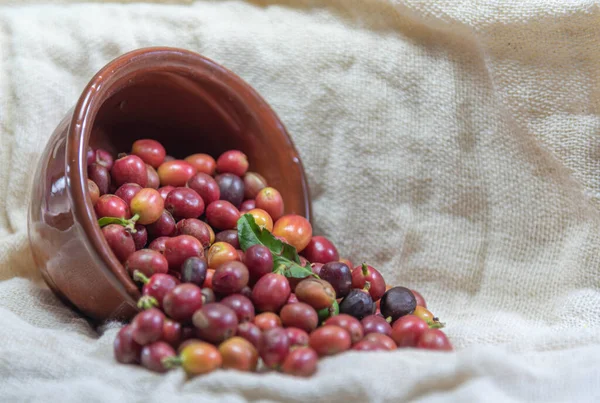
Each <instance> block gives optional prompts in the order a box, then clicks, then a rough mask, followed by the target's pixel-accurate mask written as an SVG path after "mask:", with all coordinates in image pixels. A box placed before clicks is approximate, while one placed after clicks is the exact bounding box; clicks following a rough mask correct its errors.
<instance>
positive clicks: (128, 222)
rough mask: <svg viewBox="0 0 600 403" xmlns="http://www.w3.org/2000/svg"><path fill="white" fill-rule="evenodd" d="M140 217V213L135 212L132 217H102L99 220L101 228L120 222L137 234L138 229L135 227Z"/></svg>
mask: <svg viewBox="0 0 600 403" xmlns="http://www.w3.org/2000/svg"><path fill="white" fill-rule="evenodd" d="M139 219H140V216H139V214H137V213H136V214H135V215H134V216H133V217H131V218H130V219H126V218H118V217H102V218H101V219H99V220H98V225H99V226H100V228H102V227H105V226H107V225H109V224H119V225H122V226H123V227H125V228H126V229H127V231H129V232H130V233H132V234H135V233H136V232H137V230H136V229H135V223H136V222H137V220H139Z"/></svg>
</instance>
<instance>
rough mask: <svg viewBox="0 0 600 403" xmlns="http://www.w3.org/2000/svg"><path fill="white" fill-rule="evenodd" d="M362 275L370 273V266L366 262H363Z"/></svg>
mask: <svg viewBox="0 0 600 403" xmlns="http://www.w3.org/2000/svg"><path fill="white" fill-rule="evenodd" d="M362 275H363V276H365V277H366V276H368V275H369V266H367V264H366V263H363V264H362Z"/></svg>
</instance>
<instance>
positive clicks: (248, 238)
mask: <svg viewBox="0 0 600 403" xmlns="http://www.w3.org/2000/svg"><path fill="white" fill-rule="evenodd" d="M237 229H238V240H239V242H240V248H241V249H242V250H243V251H244V252H245V251H246V250H247V249H248V248H249V247H251V246H254V245H264V246H266V247H267V248H269V250H270V251H271V253H272V254H273V272H275V273H281V274H283V275H284V276H286V277H294V278H305V277H308V276H315V277H318V276H317V275H316V274H314V273H313V272H312V270H311V268H310V264H307V265H306V266H304V267H303V266H301V265H300V256H299V255H298V252H297V251H296V248H295V247H293V246H292V245H289V244H287V243H284V242H281V241H280V240H279V239H277V238H275V236H274V235H273V234H271V233H270V232H269V231H268V230H266V229H263V228H260V227H259V226H258V225H256V222H255V221H254V217H253V216H252V214H244V215H243V216H241V217H240V219H239V220H238V222H237Z"/></svg>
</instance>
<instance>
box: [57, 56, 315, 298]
mask: <svg viewBox="0 0 600 403" xmlns="http://www.w3.org/2000/svg"><path fill="white" fill-rule="evenodd" d="M175 66H178V67H180V68H181V67H183V68H186V67H187V68H188V69H189V70H190V71H191V70H195V69H205V70H207V71H209V72H211V73H214V74H215V75H218V76H219V79H221V80H222V81H224V82H226V83H231V84H233V85H235V86H236V89H238V90H240V91H241V92H240V94H241V95H242V96H244V97H245V98H248V99H251V100H253V101H255V105H257V107H258V108H260V109H261V112H262V113H263V116H266V117H267V118H268V120H270V121H271V123H272V124H273V125H274V126H275V127H277V129H278V130H279V131H280V133H281V135H282V136H283V138H284V139H285V140H286V142H287V144H288V145H289V147H290V150H291V151H292V157H293V159H294V162H296V163H297V164H298V165H299V168H300V170H299V171H300V176H301V178H300V179H301V184H302V187H303V190H304V200H303V201H304V205H305V206H306V213H307V214H306V215H307V217H306V218H308V219H309V221H312V206H311V202H310V191H309V187H308V181H307V178H306V172H305V171H304V166H303V164H302V160H301V159H300V156H299V154H298V151H297V149H296V147H295V145H294V143H293V141H292V139H291V137H290V135H289V134H288V132H287V129H286V128H285V126H284V125H283V123H282V122H281V120H280V119H279V117H278V116H277V114H276V113H275V111H274V110H273V109H272V108H271V107H270V105H269V104H267V102H266V101H265V100H264V99H263V98H262V97H261V96H260V95H259V94H258V93H257V92H256V90H254V89H253V88H252V87H251V86H250V85H249V84H248V83H246V82H245V81H244V80H243V79H242V78H240V77H239V76H237V75H236V74H235V73H233V72H232V71H230V70H228V69H227V68H225V67H224V66H222V65H220V64H218V63H216V62H214V61H213V60H211V59H209V58H207V57H205V56H202V55H200V54H199V53H196V52H192V51H190V50H186V49H180V48H175V47H163V46H159V47H145V48H140V49H136V50H133V51H130V52H127V53H124V54H122V55H121V56H119V57H117V58H115V59H113V60H112V61H110V62H109V63H107V64H106V65H105V66H104V67H102V68H101V69H100V70H99V71H98V72H97V73H96V74H95V75H94V76H93V77H92V79H91V80H90V81H89V82H88V84H87V85H86V87H85V88H84V90H83V91H82V93H81V95H80V97H79V99H78V101H77V103H76V105H75V107H74V108H73V115H72V118H71V121H70V124H69V127H68V131H67V153H66V162H65V164H66V166H65V172H66V176H67V180H68V183H69V186H68V188H69V198H70V199H71V205H72V211H73V215H74V218H75V221H76V222H77V223H78V225H79V229H80V231H82V233H81V235H82V237H83V238H84V239H82V241H83V242H84V244H85V245H86V247H87V248H88V250H89V252H90V253H91V254H92V255H93V257H94V258H95V260H96V261H101V262H102V263H103V269H104V270H103V271H104V274H105V276H106V277H107V279H108V280H109V281H110V282H111V283H113V284H114V286H115V288H116V289H117V290H118V291H119V292H120V293H121V294H122V295H123V298H124V300H125V301H129V302H130V303H133V304H134V305H135V303H136V302H137V299H138V298H139V297H140V295H141V294H140V291H139V289H138V286H137V285H136V284H135V283H134V281H133V280H132V279H131V278H130V276H129V275H128V273H127V271H126V269H125V268H124V266H123V265H122V264H121V263H120V262H119V260H118V259H117V258H116V256H115V255H114V253H113V252H112V251H111V249H110V247H109V246H108V243H107V242H106V241H105V240H104V237H103V236H102V231H101V229H100V227H99V226H98V225H97V221H96V218H95V212H94V207H93V206H92V204H91V199H89V196H88V194H87V160H86V152H87V147H88V143H89V138H90V134H91V131H92V127H93V123H94V120H95V118H96V116H97V113H98V111H99V109H100V107H101V105H102V104H103V103H104V101H105V100H107V99H108V98H110V96H111V95H112V93H111V92H110V91H111V90H113V89H114V87H115V86H116V85H117V83H118V80H119V79H122V78H123V77H130V76H131V75H135V73H136V72H137V71H138V70H139V69H140V68H142V67H146V68H148V67H152V68H158V67H161V68H163V69H171V68H174V67H175ZM265 112H266V113H265Z"/></svg>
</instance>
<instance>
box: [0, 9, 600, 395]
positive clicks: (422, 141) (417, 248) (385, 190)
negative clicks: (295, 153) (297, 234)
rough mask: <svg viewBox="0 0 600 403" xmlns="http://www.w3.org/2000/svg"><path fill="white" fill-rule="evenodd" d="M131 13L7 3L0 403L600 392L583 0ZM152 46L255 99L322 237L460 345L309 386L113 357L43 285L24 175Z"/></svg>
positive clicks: (594, 186) (0, 181)
mask: <svg viewBox="0 0 600 403" xmlns="http://www.w3.org/2000/svg"><path fill="white" fill-rule="evenodd" d="M33 3H35V4H33ZM62 3H67V2H66V1H63V2H62ZM123 3H129V4H119V3H102V4H100V3H94V2H83V3H81V4H62V5H44V4H40V2H38V1H34V2H32V3H31V4H28V3H27V2H12V3H11V4H8V3H5V4H4V5H2V6H0V54H1V57H0V156H1V157H0V158H1V161H2V163H3V165H4V169H2V170H0V280H2V282H0V340H2V343H1V344H0V400H1V401H10V402H18V401H61V402H71V401H72V402H80V401H83V400H84V399H85V400H86V401H92V402H96V401H97V402H114V401H145V402H154V401H156V402H167V401H169V402H170V401H174V402H179V401H182V402H183V401H191V400H194V401H206V402H212V401H214V402H238V401H239V402H241V401H257V402H258V401H260V402H263V401H264V402H266V401H294V402H307V401H310V400H315V401H323V402H325V401H326V402H349V401H374V402H385V401H389V402H398V401H419V402H438V401H440V402H442V401H443V402H448V401H457V402H469V401H486V402H490V401H501V402H508V401H523V402H550V401H552V402H555V401H556V402H575V401H577V402H597V401H600V389H599V387H598V386H597V385H599V384H600V365H599V364H600V333H599V332H598V328H599V326H600V270H599V265H600V210H599V209H600V192H599V190H598V189H599V188H600V80H599V73H600V46H599V45H598V44H599V43H600V30H598V27H599V26H600V6H599V4H598V3H597V2H593V1H584V0H569V1H565V0H528V1H519V2H515V1H495V2H480V1H475V0H461V1H454V0H360V1H346V0H337V1H336V0H331V1H328V2H324V1H323V2H320V1H308V0H307V1H284V0H281V1H266V0H262V1H261V0H256V1H248V2H242V1H215V2H194V3H193V4H192V2H191V1H181V2H179V3H180V4H173V3H178V2H176V1H169V2H166V3H171V4H137V3H132V2H123ZM153 3H156V2H153ZM484 3H485V4H484ZM153 45H168V46H177V47H182V48H187V49H190V50H193V51H196V52H199V53H201V54H203V55H206V56H208V57H210V58H212V59H214V60H215V61H217V62H219V63H221V64H223V65H225V66H226V67H228V68H230V69H231V70H233V71H234V72H236V73H237V74H238V75H240V76H241V77H242V78H243V79H245V80H246V81H247V82H249V83H250V84H251V85H252V86H253V87H254V88H256V89H257V90H258V92H259V93H261V94H262V95H263V96H264V97H265V99H266V100H267V101H268V102H269V103H270V104H271V105H272V107H273V108H274V109H275V111H276V112H277V113H278V114H279V116H280V118H281V119H282V121H283V122H284V124H285V125H286V126H287V128H288V130H289V132H290V133H291V134H292V136H293V139H294V141H295V143H296V146H297V147H298V149H299V152H300V154H301V156H302V159H303V162H304V165H305V168H306V172H307V174H308V177H309V181H310V188H311V191H312V196H313V202H314V204H313V205H314V223H315V232H317V233H320V234H324V235H327V236H328V237H330V238H331V239H332V240H334V241H335V243H336V244H337V246H338V248H339V249H340V251H341V254H342V255H343V256H346V257H349V258H350V259H352V260H353V261H355V262H361V261H367V262H369V263H370V264H372V265H373V266H375V267H377V268H378V269H380V270H381V271H382V273H383V274H384V276H385V278H386V279H387V280H388V282H389V283H392V284H399V285H405V286H409V287H411V288H414V289H417V290H420V291H421V292H422V294H423V295H424V296H425V298H426V300H427V303H428V306H429V307H430V309H431V310H432V311H433V312H434V313H435V314H436V315H437V316H439V317H440V318H441V319H442V321H444V322H446V323H447V328H446V331H447V334H448V335H449V337H450V339H451V340H452V342H453V343H454V346H455V348H456V351H455V352H453V353H447V354H442V353H432V352H423V351H416V350H399V351H396V352H393V353H371V354H364V353H360V354H357V353H347V354H342V355H339V356H336V357H333V358H328V359H325V360H322V361H321V363H320V370H319V372H318V374H317V375H316V376H314V377H312V378H310V379H295V378H290V377H286V376H282V375H279V374H276V373H272V374H266V375H265V374H260V375H258V374H242V373H238V372H232V371H217V372H215V373H212V374H210V375H208V376H204V377H199V378H197V379H194V380H191V381H185V377H184V375H183V373H182V372H181V371H172V372H170V373H169V374H167V375H163V376H159V375H155V374H152V373H150V372H148V371H146V370H144V369H141V368H137V367H131V366H124V365H118V364H116V363H115V362H114V360H113V355H112V341H113V339H114V336H115V333H116V331H117V328H118V325H117V324H110V325H107V326H105V327H104V328H101V329H94V328H92V327H91V326H90V325H89V324H88V322H86V321H85V320H84V319H81V318H80V317H78V316H77V315H76V314H75V313H73V312H72V311H71V310H70V309H69V308H67V307H65V306H64V305H62V303H61V302H60V301H58V300H57V299H56V298H55V297H54V296H53V294H52V293H51V292H50V291H48V290H47V288H45V286H44V285H43V282H42V281H41V280H40V276H39V274H38V272H37V269H36V268H35V266H34V264H33V260H32V257H31V252H30V250H29V247H28V241H27V230H26V228H27V226H26V222H27V205H28V203H29V197H30V196H29V189H30V187H31V184H30V180H31V177H32V172H33V170H34V169H35V164H36V162H37V159H38V157H39V155H40V153H41V151H42V149H43V147H44V145H45V143H46V140H47V139H48V137H49V135H50V134H51V133H52V131H53V129H54V127H55V126H56V124H57V123H58V122H59V120H60V119H61V118H62V116H63V115H64V113H65V112H66V111H67V110H68V109H69V108H70V107H72V106H73V105H74V103H75V102H76V100H77V98H78V96H79V94H80V92H81V90H82V89H83V87H84V85H85V84H86V83H87V81H88V80H89V79H90V78H91V76H92V75H93V74H94V73H95V72H96V71H97V70H98V69H99V68H101V67H102V66H103V65H105V64H106V63H107V62H109V61H110V60H112V59H113V58H115V57H117V56H119V55H120V54H122V53H124V52H127V51H129V50H133V49H135V48H139V47H145V46H153Z"/></svg>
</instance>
